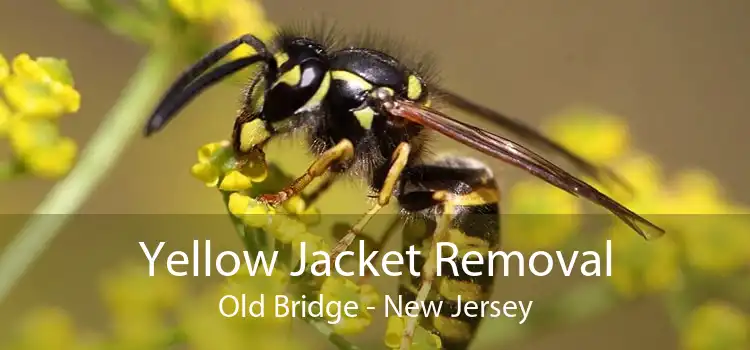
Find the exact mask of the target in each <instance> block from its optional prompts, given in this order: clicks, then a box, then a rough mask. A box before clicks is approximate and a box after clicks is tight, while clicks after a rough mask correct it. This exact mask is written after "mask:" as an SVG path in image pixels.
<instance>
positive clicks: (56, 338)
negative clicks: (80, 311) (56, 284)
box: [20, 308, 77, 350]
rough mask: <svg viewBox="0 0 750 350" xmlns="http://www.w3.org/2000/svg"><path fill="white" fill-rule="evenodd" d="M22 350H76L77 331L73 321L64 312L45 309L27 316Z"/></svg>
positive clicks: (21, 336) (22, 334)
mask: <svg viewBox="0 0 750 350" xmlns="http://www.w3.org/2000/svg"><path fill="white" fill-rule="evenodd" d="M20 338H21V343H22V344H23V346H22V349H23V348H25V349H61V350H67V349H74V347H75V346H76V343H77V340H76V330H75V325H74V323H73V320H72V319H71V318H70V316H69V315H68V314H67V313H65V312H64V311H62V310H59V309H54V308H44V309H39V310H35V311H34V312H33V313H32V314H31V315H29V316H27V318H26V319H25V320H24V322H23V323H22V326H21V334H20Z"/></svg>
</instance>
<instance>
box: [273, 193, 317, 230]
mask: <svg viewBox="0 0 750 350" xmlns="http://www.w3.org/2000/svg"><path fill="white" fill-rule="evenodd" d="M282 207H283V208H284V210H286V211H287V212H288V213H291V214H294V215H295V216H297V218H298V219H299V220H300V221H301V222H302V223H304V224H305V225H314V224H316V223H318V222H319V221H320V211H319V210H318V209H317V208H315V207H307V203H305V200H304V199H302V197H300V196H294V197H292V198H289V199H288V200H286V201H285V202H284V203H283V204H282Z"/></svg>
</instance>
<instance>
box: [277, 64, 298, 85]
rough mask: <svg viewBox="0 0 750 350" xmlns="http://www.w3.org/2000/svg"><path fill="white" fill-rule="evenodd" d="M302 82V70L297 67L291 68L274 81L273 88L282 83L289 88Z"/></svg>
mask: <svg viewBox="0 0 750 350" xmlns="http://www.w3.org/2000/svg"><path fill="white" fill-rule="evenodd" d="M301 80H302V68H300V66H299V65H296V66H294V67H292V69H290V70H288V71H286V72H284V73H282V74H281V76H280V77H279V78H278V79H276V82H274V84H273V86H276V85H278V84H281V83H284V84H286V85H289V86H297V85H299V82H300V81H301Z"/></svg>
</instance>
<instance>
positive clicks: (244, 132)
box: [240, 119, 271, 152]
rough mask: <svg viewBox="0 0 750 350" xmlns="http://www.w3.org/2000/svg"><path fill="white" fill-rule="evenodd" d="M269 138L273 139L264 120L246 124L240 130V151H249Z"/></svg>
mask: <svg viewBox="0 0 750 350" xmlns="http://www.w3.org/2000/svg"><path fill="white" fill-rule="evenodd" d="M269 137H271V134H270V133H269V132H268V130H266V124H265V122H264V121H263V120H262V119H255V120H253V121H251V122H249V123H245V124H244V125H242V127H241V129H240V150H241V151H243V152H246V151H249V150H250V149H251V148H253V147H254V146H256V145H258V144H260V143H261V142H263V141H265V140H267V139H268V138H269Z"/></svg>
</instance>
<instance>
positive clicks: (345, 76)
mask: <svg viewBox="0 0 750 350" xmlns="http://www.w3.org/2000/svg"><path fill="white" fill-rule="evenodd" d="M331 76H332V77H333V79H334V80H343V81H347V82H350V83H354V84H357V85H359V87H360V88H361V89H362V90H372V88H373V87H372V84H370V83H369V82H368V81H367V80H365V79H364V78H362V77H360V76H359V75H356V74H354V73H352V72H347V71H345V70H335V71H332V72H331Z"/></svg>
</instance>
